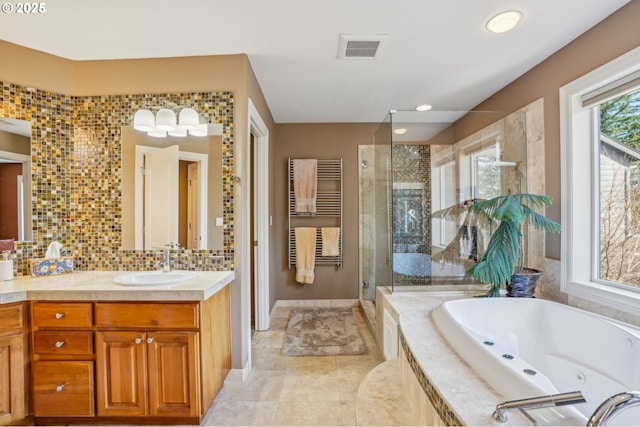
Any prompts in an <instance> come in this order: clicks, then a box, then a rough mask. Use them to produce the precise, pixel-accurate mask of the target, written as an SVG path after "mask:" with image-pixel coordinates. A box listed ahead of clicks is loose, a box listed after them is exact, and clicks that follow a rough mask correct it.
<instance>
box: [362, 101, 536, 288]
mask: <svg viewBox="0 0 640 427" xmlns="http://www.w3.org/2000/svg"><path fill="white" fill-rule="evenodd" d="M526 135H527V132H526V113H524V112H516V113H512V114H509V115H506V114H505V113H501V112H478V111H474V112H459V111H428V112H418V111H393V112H391V113H389V115H388V116H387V118H386V119H385V121H384V122H383V123H382V124H381V125H380V127H379V128H378V131H377V132H376V135H375V144H374V147H373V148H370V149H369V150H368V151H367V152H366V154H367V156H368V158H367V159H366V160H367V168H366V175H365V170H363V174H362V177H363V178H364V177H365V176H368V179H367V180H366V182H367V185H368V186H369V187H368V188H366V189H365V188H363V192H362V193H363V199H362V212H363V222H362V223H363V235H364V236H365V238H364V239H363V248H364V250H363V254H364V255H363V264H362V266H363V278H364V279H363V296H364V298H366V299H374V298H375V290H374V289H375V287H376V286H386V287H388V288H389V289H390V290H391V291H392V292H393V291H399V290H416V289H421V290H438V291H442V290H449V289H454V290H471V289H475V288H479V287H481V286H482V284H479V283H477V282H475V281H474V280H473V279H471V278H469V277H467V275H466V271H467V270H468V269H469V268H471V267H472V266H473V265H474V264H475V262H476V261H477V260H478V258H479V257H480V256H481V255H482V253H483V251H484V250H485V248H486V244H487V242H488V241H489V237H490V235H491V231H492V228H493V227H495V224H489V223H487V222H486V221H482V220H480V219H479V218H477V217H473V216H471V215H468V207H469V206H470V205H471V204H473V203H475V202H476V201H477V200H481V199H488V198H492V197H495V196H497V195H500V194H507V193H517V192H520V191H521V189H522V191H526V188H527V182H526V175H527V174H526V169H527V137H526ZM362 153H363V151H361V155H362ZM363 158H364V156H363ZM370 168H373V169H375V170H369V169H370ZM363 182H364V181H363ZM365 218H366V219H365ZM525 247H526V242H525ZM525 257H526V254H525ZM525 261H526V260H525ZM371 288H373V290H372V289H371Z"/></svg>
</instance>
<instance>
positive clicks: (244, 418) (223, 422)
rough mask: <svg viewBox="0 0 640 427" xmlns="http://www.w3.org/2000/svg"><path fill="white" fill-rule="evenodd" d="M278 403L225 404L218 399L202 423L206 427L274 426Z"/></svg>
mask: <svg viewBox="0 0 640 427" xmlns="http://www.w3.org/2000/svg"><path fill="white" fill-rule="evenodd" d="M277 409H278V402H223V401H218V400H217V399H216V401H215V403H214V404H213V406H212V407H211V409H210V410H209V412H207V415H206V416H205V417H204V419H203V421H202V423H201V424H202V425H205V426H270V425H274V422H275V416H276V411H277Z"/></svg>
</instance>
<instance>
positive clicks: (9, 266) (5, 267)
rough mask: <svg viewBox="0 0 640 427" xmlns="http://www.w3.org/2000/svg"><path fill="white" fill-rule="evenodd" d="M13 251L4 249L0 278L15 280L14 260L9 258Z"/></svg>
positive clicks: (0, 263)
mask: <svg viewBox="0 0 640 427" xmlns="http://www.w3.org/2000/svg"><path fill="white" fill-rule="evenodd" d="M9 255H11V251H2V260H1V261H0V280H13V260H12V259H10V258H9Z"/></svg>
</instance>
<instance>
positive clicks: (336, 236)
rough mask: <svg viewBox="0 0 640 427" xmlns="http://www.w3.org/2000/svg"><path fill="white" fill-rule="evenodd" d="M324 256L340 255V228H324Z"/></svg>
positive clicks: (322, 229)
mask: <svg viewBox="0 0 640 427" xmlns="http://www.w3.org/2000/svg"><path fill="white" fill-rule="evenodd" d="M321 231H322V256H338V255H340V245H339V242H340V228H339V227H322V228H321Z"/></svg>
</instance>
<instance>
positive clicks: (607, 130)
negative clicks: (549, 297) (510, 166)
mask: <svg viewBox="0 0 640 427" xmlns="http://www.w3.org/2000/svg"><path fill="white" fill-rule="evenodd" d="M560 114H561V156H562V195H563V198H562V226H563V231H562V257H561V266H562V267H561V268H562V272H561V274H562V283H561V287H562V289H563V290H564V291H565V292H567V293H568V294H570V295H575V296H578V297H581V298H584V299H587V300H590V301H595V302H598V303H600V304H603V305H606V306H609V307H613V308H615V309H618V310H623V311H625V312H628V313H632V314H635V315H640V189H639V181H640V177H639V176H638V174H639V172H638V167H639V166H640V48H638V49H635V50H633V51H631V52H629V53H628V54H626V55H623V56H622V57H620V58H618V59H616V60H614V61H612V62H611V63H609V64H606V65H604V66H602V67H600V68H598V69H596V70H594V71H593V72H591V73H589V74H587V75H585V76H583V77H581V78H579V79H578V80H575V81H574V82H572V83H569V84H568V85H566V86H564V87H562V88H560Z"/></svg>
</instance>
